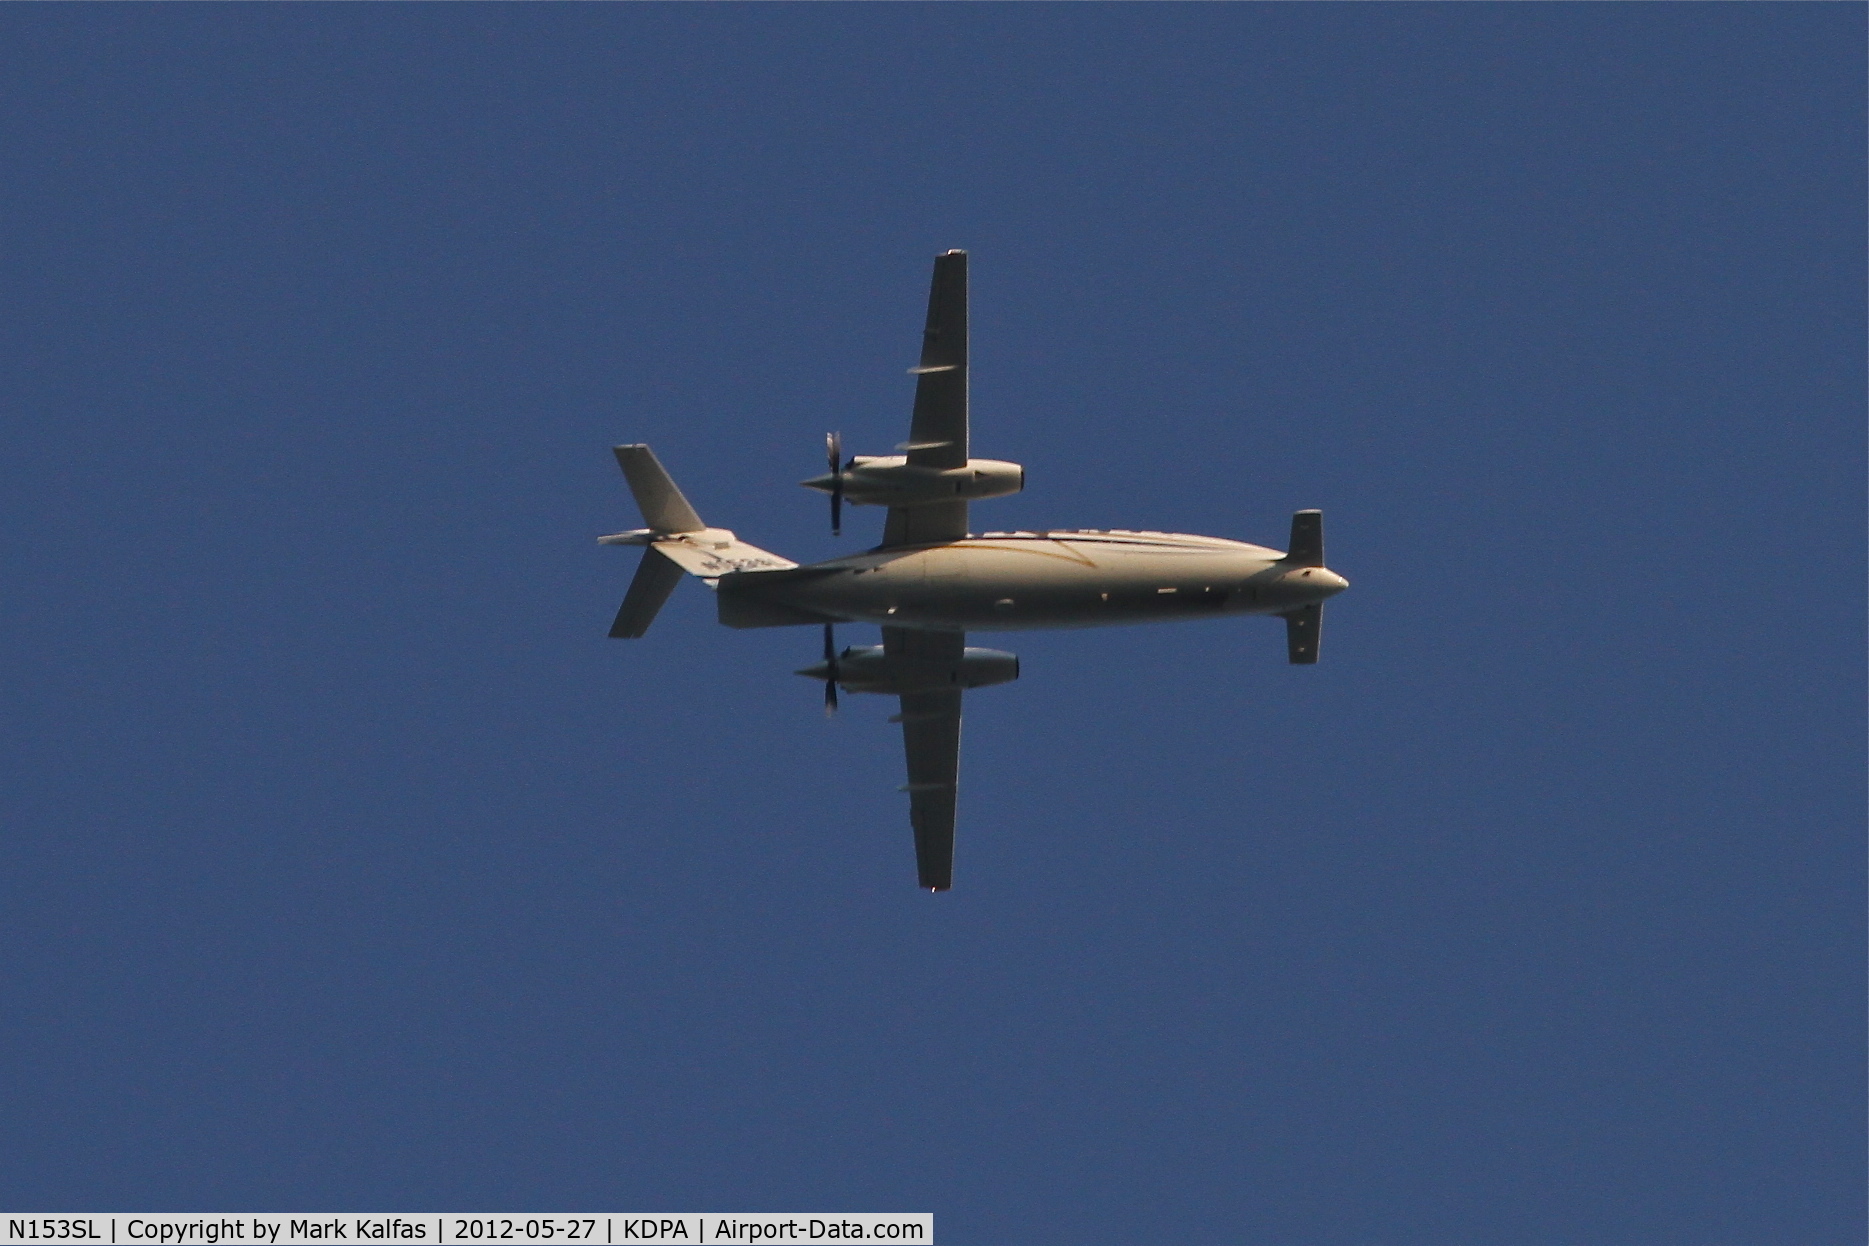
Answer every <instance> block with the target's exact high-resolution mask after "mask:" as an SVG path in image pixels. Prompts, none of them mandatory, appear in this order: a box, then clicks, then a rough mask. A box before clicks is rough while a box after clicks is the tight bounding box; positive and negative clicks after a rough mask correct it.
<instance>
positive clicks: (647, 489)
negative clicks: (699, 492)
mask: <svg viewBox="0 0 1869 1246" xmlns="http://www.w3.org/2000/svg"><path fill="white" fill-rule="evenodd" d="M613 449H614V450H615V451H616V456H617V466H619V467H621V468H622V469H623V478H624V479H625V480H627V481H629V491H630V492H631V493H633V494H635V495H636V505H637V506H638V507H640V508H641V509H642V521H643V522H644V523H646V524H648V525H649V527H650V529H651V530H653V531H654V532H656V533H658V534H659V533H665V532H668V533H673V532H700V531H703V530H704V529H706V527H707V525H706V524H704V523H702V522H701V517H700V516H699V515H697V514H695V513H694V507H692V506H690V505H688V499H687V498H685V497H683V496H682V495H681V490H680V489H677V488H676V487H675V482H674V481H673V480H670V479H669V476H668V472H666V471H665V470H663V467H662V464H661V463H660V462H658V461H657V460H656V457H655V451H653V450H651V449H650V448H649V447H648V446H615V447H613Z"/></svg>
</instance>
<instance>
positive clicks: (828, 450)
mask: <svg viewBox="0 0 1869 1246" xmlns="http://www.w3.org/2000/svg"><path fill="white" fill-rule="evenodd" d="M824 456H825V458H827V459H829V460H830V463H831V535H832V536H842V535H843V534H844V435H843V434H842V433H826V434H824Z"/></svg>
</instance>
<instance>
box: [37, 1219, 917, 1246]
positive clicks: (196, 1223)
mask: <svg viewBox="0 0 1869 1246" xmlns="http://www.w3.org/2000/svg"><path fill="white" fill-rule="evenodd" d="M0 1228H4V1229H5V1231H6V1232H5V1235H4V1236H0V1246H15V1244H16V1243H17V1244H20V1246H24V1243H28V1242H31V1243H50V1244H52V1246H61V1244H62V1246H85V1244H87V1243H90V1244H94V1246H222V1244H223V1243H238V1244H239V1246H331V1244H332V1243H334V1242H342V1243H345V1246H351V1244H352V1243H358V1242H361V1243H365V1246H369V1244H370V1243H376V1242H383V1243H389V1242H399V1243H403V1244H404V1246H467V1244H470V1243H471V1244H472V1246H500V1244H501V1243H519V1242H527V1243H533V1242H552V1243H571V1244H572V1246H599V1244H601V1246H626V1244H629V1243H640V1242H654V1243H659V1244H662V1246H667V1244H668V1243H673V1242H680V1243H683V1244H684V1246H700V1244H702V1243H714V1242H720V1243H728V1242H733V1243H746V1244H748V1246H752V1244H756V1243H764V1242H896V1243H910V1244H912V1246H930V1244H931V1243H932V1242H933V1241H934V1215H933V1214H932V1213H930V1212H902V1213H892V1212H876V1211H866V1212H712V1211H710V1212H662V1213H649V1212H617V1211H605V1212H589V1213H583V1214H574V1213H569V1212H563V1213H558V1212H554V1213H550V1214H547V1213H544V1212H538V1213H525V1214H519V1213H507V1212H464V1211H461V1212H456V1211H449V1212H437V1211H428V1212H401V1213H399V1214H389V1213H381V1212H330V1211H321V1212H240V1213H237V1214H236V1213H234V1212H188V1213H176V1212H98V1213H91V1212H86V1213H83V1214H78V1215H74V1214H70V1213H57V1214H50V1215H15V1214H12V1213H8V1214H6V1215H4V1216H0Z"/></svg>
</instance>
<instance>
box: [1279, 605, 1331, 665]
mask: <svg viewBox="0 0 1869 1246" xmlns="http://www.w3.org/2000/svg"><path fill="white" fill-rule="evenodd" d="M1284 619H1285V654H1286V656H1287V657H1288V658H1290V659H1291V663H1292V665H1293V666H1310V665H1312V664H1314V663H1315V662H1316V661H1317V642H1318V640H1319V638H1320V633H1322V632H1323V630H1324V607H1322V606H1320V605H1317V604H1316V603H1313V604H1311V605H1308V606H1300V607H1299V608H1298V609H1296V610H1293V611H1292V612H1291V613H1290V614H1287V615H1285V616H1284Z"/></svg>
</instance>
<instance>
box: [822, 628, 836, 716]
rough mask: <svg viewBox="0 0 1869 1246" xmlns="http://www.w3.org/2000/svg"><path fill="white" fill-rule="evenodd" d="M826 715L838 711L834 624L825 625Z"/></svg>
mask: <svg viewBox="0 0 1869 1246" xmlns="http://www.w3.org/2000/svg"><path fill="white" fill-rule="evenodd" d="M824 673H825V679H824V716H825V717H826V718H829V717H830V716H831V715H832V714H835V713H836V712H837V638H836V636H835V635H834V634H833V629H832V625H831V624H829V623H826V624H825V625H824Z"/></svg>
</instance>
